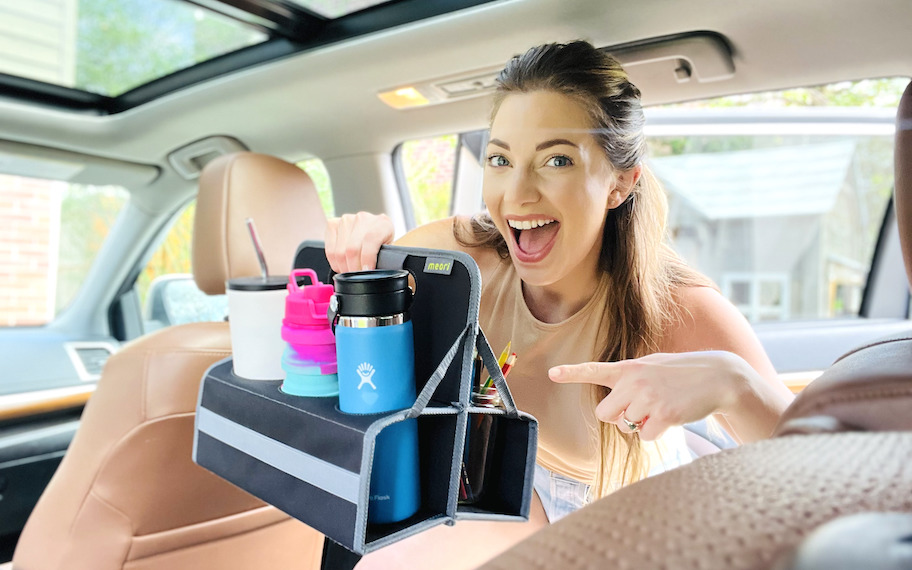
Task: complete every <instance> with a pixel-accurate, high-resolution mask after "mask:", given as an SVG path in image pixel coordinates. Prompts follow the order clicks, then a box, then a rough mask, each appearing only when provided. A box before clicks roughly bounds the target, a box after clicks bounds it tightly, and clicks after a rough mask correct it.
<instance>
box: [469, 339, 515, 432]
mask: <svg viewBox="0 0 912 570" xmlns="http://www.w3.org/2000/svg"><path fill="white" fill-rule="evenodd" d="M475 348H477V349H478V355H479V356H481V361H482V362H483V363H484V365H485V368H486V369H487V370H488V374H490V375H491V378H492V379H493V380H494V387H495V388H497V393H498V394H499V395H500V400H501V402H503V405H504V409H505V410H506V412H507V413H506V415H507V416H508V417H511V418H516V417H519V411H518V410H517V409H516V403H515V402H514V401H513V394H511V393H510V389H509V388H508V387H507V381H506V380H504V377H503V373H502V372H501V371H500V366H498V365H497V357H496V356H494V351H492V350H491V345H490V344H488V339H487V338H485V335H484V332H483V331H482V330H481V329H480V328H479V329H478V334H477V335H476V336H475Z"/></svg>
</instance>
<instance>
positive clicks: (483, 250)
mask: <svg viewBox="0 0 912 570" xmlns="http://www.w3.org/2000/svg"><path fill="white" fill-rule="evenodd" d="M456 231H460V232H461V234H462V235H468V233H469V232H470V229H469V218H467V217H464V216H454V217H450V218H444V219H442V220H437V221H434V222H431V223H428V224H424V225H423V226H419V227H417V228H415V229H414V230H412V231H410V232H408V233H407V234H405V235H404V236H402V237H401V238H399V239H397V240H396V241H395V242H394V243H395V245H404V246H408V247H426V248H430V249H447V250H450V251H461V252H463V253H467V254H469V255H471V256H472V259H474V260H475V263H477V264H478V267H479V269H480V270H481V273H482V275H485V274H486V273H487V272H488V271H489V270H491V269H492V268H493V267H495V266H496V264H497V263H499V262H500V256H499V255H498V254H497V252H496V251H495V250H493V249H491V248H489V247H469V246H466V245H463V244H461V243H459V241H458V240H457V239H456V234H455V232H456Z"/></svg>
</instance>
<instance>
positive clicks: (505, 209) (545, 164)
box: [484, 91, 626, 286]
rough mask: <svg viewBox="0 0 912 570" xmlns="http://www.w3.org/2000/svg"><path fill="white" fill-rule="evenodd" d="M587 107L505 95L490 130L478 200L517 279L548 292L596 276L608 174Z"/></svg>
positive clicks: (614, 197) (553, 96)
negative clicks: (506, 248) (571, 278)
mask: <svg viewBox="0 0 912 570" xmlns="http://www.w3.org/2000/svg"><path fill="white" fill-rule="evenodd" d="M591 128H592V125H591V123H590V119H589V116H588V114H587V112H586V109H585V107H583V105H582V104H580V103H578V102H577V101H576V100H575V99H572V98H570V97H568V96H566V95H562V94H559V93H555V92H551V91H533V92H530V93H519V94H513V95H508V96H507V97H506V99H504V101H503V103H502V104H501V106H500V109H499V110H498V111H497V115H496V116H495V117H494V121H493V123H492V124H491V137H490V142H489V143H488V146H487V150H486V153H487V154H486V156H487V163H486V164H485V169H484V201H485V204H486V205H487V207H488V210H489V211H490V213H491V217H492V219H493V220H494V224H495V225H496V226H497V229H499V230H500V233H501V234H502V235H503V236H504V238H505V239H506V241H507V245H508V246H509V248H510V254H511V257H512V258H513V262H514V265H515V266H516V270H517V272H518V274H519V276H520V278H521V279H522V280H523V281H524V282H525V283H527V284H529V285H535V286H546V285H551V284H553V283H556V282H558V281H560V280H562V279H564V278H566V277H569V276H571V275H573V276H575V277H576V278H577V279H575V280H579V281H580V282H583V283H585V282H586V278H587V277H589V276H591V275H594V273H595V271H596V268H597V265H598V257H599V250H600V248H601V242H602V229H603V226H604V223H605V215H606V213H607V210H608V209H610V208H614V207H617V206H618V205H619V204H620V203H621V201H623V198H625V197H626V193H624V195H623V196H621V195H620V194H621V193H620V192H615V191H614V190H615V188H616V186H617V178H616V176H615V171H614V168H613V167H612V165H611V163H610V162H609V161H608V158H607V157H606V156H605V152H604V151H603V150H602V148H601V147H600V146H599V145H598V144H597V142H596V139H595V137H594V136H593V135H592V134H591V133H590V130H591Z"/></svg>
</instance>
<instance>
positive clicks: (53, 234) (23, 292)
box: [0, 159, 129, 326]
mask: <svg viewBox="0 0 912 570" xmlns="http://www.w3.org/2000/svg"><path fill="white" fill-rule="evenodd" d="M22 160H25V159H22ZM128 197H129V194H128V193H127V191H126V190H124V189H123V188H121V187H118V186H89V185H83V184H70V183H67V182H61V181H57V180H43V179H39V178H29V177H25V176H14V175H9V174H0V326H22V325H26V326H35V325H43V324H46V323H48V322H50V321H51V320H52V319H53V318H54V316H55V315H56V314H57V313H59V312H60V311H61V310H62V309H64V308H65V307H66V306H67V305H68V304H69V303H70V301H72V300H73V297H74V296H75V295H76V292H77V291H78V290H79V286H80V285H81V284H82V282H83V281H84V280H85V277H86V274H87V273H88V271H89V267H90V266H91V264H92V261H93V260H94V259H95V255H96V254H97V253H98V250H99V248H100V247H101V244H102V242H104V239H105V237H106V236H107V235H108V230H110V228H111V225H112V224H113V223H114V219H115V218H116V217H117V214H118V213H119V212H120V210H121V208H123V206H124V204H125V203H126V201H127V199H128Z"/></svg>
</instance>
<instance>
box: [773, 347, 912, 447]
mask: <svg viewBox="0 0 912 570" xmlns="http://www.w3.org/2000/svg"><path fill="white" fill-rule="evenodd" d="M910 371H912V332H904V333H901V334H896V335H893V336H890V337H887V338H883V339H880V340H877V341H874V342H871V343H869V344H867V345H864V346H860V347H858V348H856V349H854V350H852V351H851V352H849V353H848V354H846V355H844V356H842V357H841V358H840V359H839V360H837V361H836V363H835V364H833V366H831V367H830V368H828V369H827V370H826V372H824V373H823V374H822V375H821V376H820V377H819V378H817V379H816V380H814V381H813V382H811V383H810V384H809V385H808V387H807V388H805V389H804V390H802V391H801V393H800V394H799V395H798V397H797V398H795V401H794V402H792V405H790V406H789V407H788V409H786V410H785V412H784V413H783V414H782V417H781V418H780V419H779V425H778V426H777V427H776V430H775V432H774V435H775V436H783V435H793V434H799V433H804V434H807V433H826V432H839V431H912V414H910V413H909V410H910V409H912V373H910Z"/></svg>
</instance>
